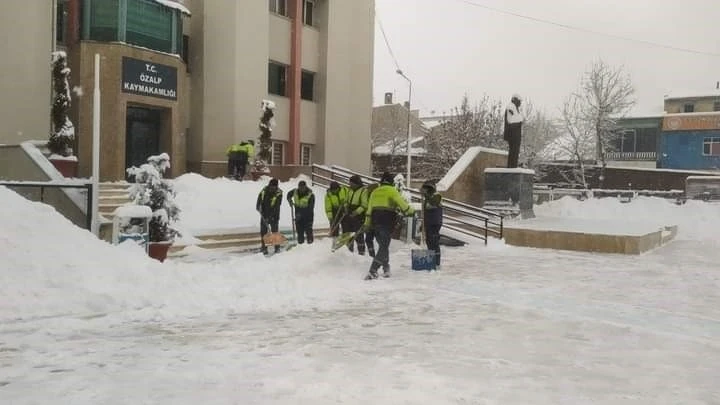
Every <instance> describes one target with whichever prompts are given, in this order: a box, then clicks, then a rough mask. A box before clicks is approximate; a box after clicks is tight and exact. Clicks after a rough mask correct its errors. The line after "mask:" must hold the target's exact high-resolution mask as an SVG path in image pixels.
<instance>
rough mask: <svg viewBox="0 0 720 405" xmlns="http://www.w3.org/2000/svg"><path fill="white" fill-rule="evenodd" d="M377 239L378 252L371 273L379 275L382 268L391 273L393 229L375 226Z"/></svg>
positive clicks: (371, 266)
mask: <svg viewBox="0 0 720 405" xmlns="http://www.w3.org/2000/svg"><path fill="white" fill-rule="evenodd" d="M374 231H375V239H376V240H377V243H378V250H377V253H375V257H374V258H373V261H372V264H371V265H370V273H373V274H375V273H377V271H378V269H379V268H380V266H382V268H383V270H384V271H386V272H389V271H390V234H391V233H392V228H391V227H389V226H382V225H381V226H377V225H375V228H374Z"/></svg>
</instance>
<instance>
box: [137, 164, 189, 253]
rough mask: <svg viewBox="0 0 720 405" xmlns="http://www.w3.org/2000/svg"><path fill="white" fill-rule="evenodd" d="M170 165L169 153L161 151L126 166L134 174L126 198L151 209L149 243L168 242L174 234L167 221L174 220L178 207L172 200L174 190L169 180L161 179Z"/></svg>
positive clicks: (177, 213)
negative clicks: (133, 182) (142, 162)
mask: <svg viewBox="0 0 720 405" xmlns="http://www.w3.org/2000/svg"><path fill="white" fill-rule="evenodd" d="M169 168H170V156H168V154H167V153H161V154H160V155H157V156H150V157H149V158H148V163H145V164H143V165H141V166H140V167H135V166H133V167H131V168H129V169H127V172H128V174H130V175H131V176H134V178H135V184H133V185H132V186H131V187H130V200H131V201H132V202H133V203H135V204H137V205H146V206H148V207H150V209H151V210H152V212H153V217H152V219H151V220H150V242H166V241H167V242H171V241H173V240H174V239H175V236H178V235H179V233H178V231H177V230H175V229H173V228H172V227H171V226H170V224H171V223H173V222H175V221H177V220H178V218H179V215H180V208H179V207H178V206H177V204H176V203H175V189H174V188H173V185H172V183H171V182H170V181H168V180H166V179H163V173H165V171H166V170H167V169H169Z"/></svg>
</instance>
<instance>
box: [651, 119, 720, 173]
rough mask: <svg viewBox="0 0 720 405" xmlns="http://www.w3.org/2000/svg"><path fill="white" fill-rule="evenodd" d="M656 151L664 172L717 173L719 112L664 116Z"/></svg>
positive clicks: (719, 137) (719, 151) (719, 140)
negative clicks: (658, 147)
mask: <svg viewBox="0 0 720 405" xmlns="http://www.w3.org/2000/svg"><path fill="white" fill-rule="evenodd" d="M659 152H660V159H659V163H660V167H662V168H665V169H688V170H720V112H708V113H680V114H667V115H666V116H665V117H664V119H663V127H662V134H661V137H660V150H659Z"/></svg>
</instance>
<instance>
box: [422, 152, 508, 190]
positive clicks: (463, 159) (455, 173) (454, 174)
mask: <svg viewBox="0 0 720 405" xmlns="http://www.w3.org/2000/svg"><path fill="white" fill-rule="evenodd" d="M480 152H485V153H492V154H497V155H504V156H507V154H508V152H507V151H505V150H500V149H492V148H485V147H482V146H473V147H470V148H468V150H466V151H465V153H463V155H462V156H460V159H458V160H457V162H455V164H454V165H453V166H452V167H451V168H450V170H448V172H447V173H445V176H444V177H443V178H442V179H440V181H439V182H438V183H437V185H436V187H437V190H438V191H440V192H442V191H448V190H449V189H450V187H452V185H453V184H454V183H455V181H457V179H458V178H459V177H460V176H461V175H462V174H463V173H465V170H467V168H468V166H470V165H471V164H472V162H473V161H475V158H476V157H477V155H479V154H480Z"/></svg>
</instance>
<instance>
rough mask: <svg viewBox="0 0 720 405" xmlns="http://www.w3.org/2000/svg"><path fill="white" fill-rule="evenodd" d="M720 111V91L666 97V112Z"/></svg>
mask: <svg viewBox="0 0 720 405" xmlns="http://www.w3.org/2000/svg"><path fill="white" fill-rule="evenodd" d="M715 111H720V93H717V94H708V95H702V96H687V97H666V98H665V113H666V114H681V113H700V112H715Z"/></svg>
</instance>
